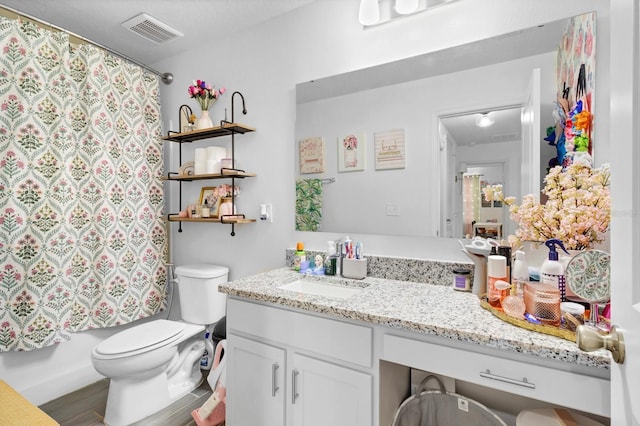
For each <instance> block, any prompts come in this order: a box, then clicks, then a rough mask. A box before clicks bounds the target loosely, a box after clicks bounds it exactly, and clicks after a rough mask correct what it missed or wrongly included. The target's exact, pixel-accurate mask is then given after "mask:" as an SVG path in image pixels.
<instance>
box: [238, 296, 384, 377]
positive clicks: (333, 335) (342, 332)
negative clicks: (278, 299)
mask: <svg viewBox="0 0 640 426" xmlns="http://www.w3.org/2000/svg"><path fill="white" fill-rule="evenodd" d="M227 327H228V328H229V329H233V330H235V331H238V332H242V333H247V334H250V335H253V336H256V337H259V338H262V339H267V340H271V341H274V342H279V343H282V344H285V345H287V346H291V347H295V348H299V349H303V350H307V351H311V352H314V353H316V354H319V355H324V356H327V357H331V358H336V359H338V360H342V361H347V362H352V363H354V364H357V365H361V366H363V367H367V368H371V365H372V342H373V331H372V329H371V327H365V326H360V325H355V324H349V323H346V322H342V321H337V320H333V319H329V318H323V317H318V316H315V315H307V314H303V313H298V312H293V311H289V310H286V309H282V308H276V307H271V306H265V305H259V304H256V303H252V302H245V301H242V300H238V299H234V298H228V299H227Z"/></svg>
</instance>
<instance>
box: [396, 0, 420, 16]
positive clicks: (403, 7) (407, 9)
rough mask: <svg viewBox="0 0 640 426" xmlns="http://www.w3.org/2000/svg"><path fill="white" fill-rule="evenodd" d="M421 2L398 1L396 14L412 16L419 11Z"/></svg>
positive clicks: (411, 0) (410, 0) (413, 0)
mask: <svg viewBox="0 0 640 426" xmlns="http://www.w3.org/2000/svg"><path fill="white" fill-rule="evenodd" d="M419 5H420V1H419V0H396V12H398V13H399V14H400V15H410V14H412V13H415V11H417V10H418V6H419Z"/></svg>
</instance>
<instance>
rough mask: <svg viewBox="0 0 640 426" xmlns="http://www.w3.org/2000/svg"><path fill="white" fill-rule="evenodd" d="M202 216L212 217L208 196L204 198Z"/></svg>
mask: <svg viewBox="0 0 640 426" xmlns="http://www.w3.org/2000/svg"><path fill="white" fill-rule="evenodd" d="M202 217H204V218H207V217H211V209H209V202H208V201H207V199H206V198H205V200H204V203H203V204H202Z"/></svg>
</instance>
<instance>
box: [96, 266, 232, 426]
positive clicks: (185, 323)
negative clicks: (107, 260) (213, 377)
mask: <svg viewBox="0 0 640 426" xmlns="http://www.w3.org/2000/svg"><path fill="white" fill-rule="evenodd" d="M175 273H176V276H177V277H178V281H177V282H178V291H179V295H180V311H181V318H182V320H181V321H170V320H164V319H160V320H154V321H149V322H145V323H143V324H140V325H136V326H134V327H131V328H128V329H126V330H124V331H121V332H120V333H117V334H114V335H113V336H111V337H109V338H108V339H105V340H104V341H103V342H101V343H100V344H98V345H97V346H96V347H95V348H94V349H93V352H92V353H91V361H92V362H93V366H94V368H95V369H96V370H97V371H98V372H99V373H100V374H102V375H104V376H106V377H109V378H110V379H111V381H110V384H109V395H108V397H107V409H106V413H105V416H104V423H105V424H107V425H110V426H120V425H128V424H131V423H134V422H136V421H138V420H142V419H144V418H145V417H147V416H150V415H151V414H153V413H156V412H158V411H160V410H162V409H163V408H165V407H167V406H168V405H169V404H171V403H172V402H173V401H175V400H177V399H179V398H181V397H183V396H184V395H186V394H187V393H189V392H191V391H192V390H194V389H195V388H196V387H197V386H198V385H199V384H200V383H201V382H202V372H201V371H200V359H201V357H202V353H203V352H204V348H205V345H204V330H205V326H207V325H210V324H213V323H215V322H217V321H218V320H219V319H221V318H222V317H223V316H224V313H225V301H226V297H225V295H224V294H223V293H219V292H218V284H221V283H224V282H227V279H228V275H229V269H228V268H226V267H223V266H217V265H189V266H178V267H176V269H175Z"/></svg>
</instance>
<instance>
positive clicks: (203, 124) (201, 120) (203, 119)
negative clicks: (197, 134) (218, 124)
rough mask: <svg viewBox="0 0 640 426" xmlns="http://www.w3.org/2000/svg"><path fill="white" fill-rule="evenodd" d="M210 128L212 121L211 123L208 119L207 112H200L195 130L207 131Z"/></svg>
mask: <svg viewBox="0 0 640 426" xmlns="http://www.w3.org/2000/svg"><path fill="white" fill-rule="evenodd" d="M210 127H213V121H211V118H210V117H209V111H208V110H205V111H202V114H200V117H198V119H197V120H196V130H202V129H208V128H210Z"/></svg>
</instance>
